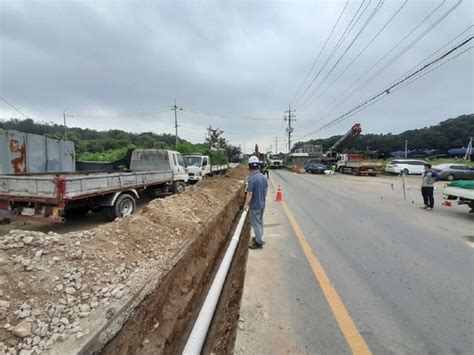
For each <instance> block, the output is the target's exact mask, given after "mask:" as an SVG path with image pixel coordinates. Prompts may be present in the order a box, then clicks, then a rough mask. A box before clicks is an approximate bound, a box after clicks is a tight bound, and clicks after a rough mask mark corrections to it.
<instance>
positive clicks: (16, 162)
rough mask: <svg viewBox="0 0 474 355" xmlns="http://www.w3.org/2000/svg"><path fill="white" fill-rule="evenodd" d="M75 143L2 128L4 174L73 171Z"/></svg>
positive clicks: (0, 167) (1, 168)
mask: <svg viewBox="0 0 474 355" xmlns="http://www.w3.org/2000/svg"><path fill="white" fill-rule="evenodd" d="M75 164H76V157H75V152H74V143H73V142H70V141H60V140H56V139H51V138H47V137H44V136H40V135H37V134H29V133H23V132H19V131H6V130H3V129H1V128H0V174H24V173H45V172H72V171H74V169H75Z"/></svg>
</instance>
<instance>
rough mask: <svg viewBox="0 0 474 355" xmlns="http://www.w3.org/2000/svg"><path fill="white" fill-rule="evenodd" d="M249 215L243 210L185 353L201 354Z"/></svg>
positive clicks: (184, 354) (190, 354)
mask: <svg viewBox="0 0 474 355" xmlns="http://www.w3.org/2000/svg"><path fill="white" fill-rule="evenodd" d="M246 217H247V211H243V212H242V215H241V216H240V220H239V223H238V224H237V228H236V229H235V232H234V235H233V236H232V239H231V241H230V243H229V246H228V247H227V251H226V252H225V255H224V258H223V259H222V262H221V264H220V265H219V269H218V270H217V273H216V277H215V278H214V280H213V281H212V285H211V288H210V289H209V292H208V294H207V296H206V299H205V300H204V304H203V305H202V308H201V311H200V312H199V316H198V318H197V319H196V322H195V323H194V326H193V330H192V331H191V334H190V335H189V338H188V341H187V342H186V346H185V348H184V350H183V355H199V354H200V353H201V349H202V346H203V344H204V341H205V340H206V336H207V332H208V330H209V326H210V324H211V321H212V317H213V316H214V312H215V310H216V306H217V302H218V301H219V296H220V294H221V291H222V287H223V286H224V282H225V279H226V277H227V273H228V271H229V268H230V264H231V263H232V259H233V258H234V253H235V250H236V249H237V245H238V244H239V239H240V234H241V233H242V229H243V226H244V223H245V218H246Z"/></svg>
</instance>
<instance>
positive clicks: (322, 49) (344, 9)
mask: <svg viewBox="0 0 474 355" xmlns="http://www.w3.org/2000/svg"><path fill="white" fill-rule="evenodd" d="M348 4H349V0H347V1H346V4H345V5H344V8H343V9H342V11H341V13H340V14H339V16H338V18H337V20H336V23H335V24H334V26H333V27H332V30H331V32H330V33H329V35H328V37H327V38H326V41H325V42H324V45H323V46H322V47H321V50H320V51H319V53H318V55H317V56H316V59H315V60H314V61H313V64H312V65H311V68H310V69H309V70H308V72H307V73H306V76H305V78H304V79H303V82H302V83H301V85H300V87H299V88H298V90H297V91H296V93H295V96H293V98H292V99H291V101H290V104H292V103H293V101H295V99H296V97H297V96H298V94H299V93H300V91H301V89H302V88H303V86H304V84H305V83H306V80H308V77H309V75H310V74H311V73H312V71H313V69H314V67H315V66H316V63H317V62H318V60H319V58H320V57H321V54H322V53H323V51H324V49H326V46H327V44H328V42H329V40H330V39H331V37H332V34H333V33H334V31H335V29H336V27H337V25H338V24H339V21H340V20H341V18H342V15H343V14H344V12H345V11H346V8H347V5H348Z"/></svg>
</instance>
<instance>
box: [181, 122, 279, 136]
mask: <svg viewBox="0 0 474 355" xmlns="http://www.w3.org/2000/svg"><path fill="white" fill-rule="evenodd" d="M180 127H184V128H188V129H192V130H196V131H202V130H206V128H202V127H196V126H188V125H183V124H182V125H180ZM223 131H224V133H223V134H232V135H238V136H275V133H271V134H270V133H268V134H267V133H254V132H252V133H244V132H232V131H227V130H225V129H223Z"/></svg>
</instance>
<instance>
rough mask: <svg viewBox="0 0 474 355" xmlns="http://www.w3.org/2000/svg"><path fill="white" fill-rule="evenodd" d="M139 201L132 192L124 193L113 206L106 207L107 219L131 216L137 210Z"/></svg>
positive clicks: (104, 211) (105, 214) (104, 210)
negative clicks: (137, 201)
mask: <svg viewBox="0 0 474 355" xmlns="http://www.w3.org/2000/svg"><path fill="white" fill-rule="evenodd" d="M136 206H137V203H136V201H135V198H134V197H133V196H132V195H130V194H122V195H120V196H119V197H117V199H116V200H115V203H114V205H113V206H109V207H105V208H104V209H103V213H104V216H105V218H106V219H108V220H109V221H113V220H115V219H116V218H122V217H124V216H129V215H131V214H133V212H135V208H136Z"/></svg>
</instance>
